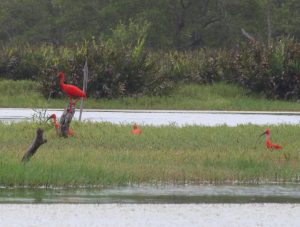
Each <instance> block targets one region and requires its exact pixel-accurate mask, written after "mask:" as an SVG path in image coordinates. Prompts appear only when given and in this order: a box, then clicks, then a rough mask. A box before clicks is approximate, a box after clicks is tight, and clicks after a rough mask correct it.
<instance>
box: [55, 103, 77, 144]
mask: <svg viewBox="0 0 300 227" xmlns="http://www.w3.org/2000/svg"><path fill="white" fill-rule="evenodd" d="M74 114H75V104H70V103H69V105H68V106H67V108H66V109H65V110H64V112H63V114H62V116H61V117H60V124H59V125H60V126H59V135H60V136H63V137H65V138H67V137H68V132H69V128H70V124H71V121H72V119H73V117H74Z"/></svg>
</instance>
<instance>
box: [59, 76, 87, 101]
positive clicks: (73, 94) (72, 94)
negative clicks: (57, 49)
mask: <svg viewBox="0 0 300 227" xmlns="http://www.w3.org/2000/svg"><path fill="white" fill-rule="evenodd" d="M58 77H59V79H60V82H59V86H60V88H61V89H62V90H63V91H64V92H65V93H66V94H67V95H68V96H69V98H70V104H75V103H76V102H77V101H78V100H79V99H80V98H86V94H85V93H84V92H83V91H82V90H81V89H80V88H78V87H76V86H75V85H71V84H65V82H64V81H65V73H64V72H60V73H59V74H58ZM72 98H77V100H76V101H75V102H74V103H72Z"/></svg>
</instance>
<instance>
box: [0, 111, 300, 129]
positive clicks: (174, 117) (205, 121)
mask: <svg viewBox="0 0 300 227" xmlns="http://www.w3.org/2000/svg"><path fill="white" fill-rule="evenodd" d="M36 111H38V110H36ZM40 111H42V110H40ZM35 113H36V112H34V110H32V109H26V108H23V109H16V108H0V121H3V122H18V121H24V120H32V116H33V115H34V114H35ZM52 113H55V114H56V115H57V116H61V114H62V110H58V109H48V110H47V112H46V115H48V116H49V115H50V114H52ZM78 117H79V111H78V110H77V111H76V113H75V116H74V120H76V119H78ZM82 120H83V121H91V122H111V123H114V124H121V123H122V124H132V123H138V124H140V125H156V126H159V125H169V124H175V125H177V126H184V125H203V126H217V125H228V126H237V125H240V124H256V125H274V124H299V123H300V113H296V112H294V113H293V112H282V113H280V112H277V113H276V112H230V111H167V110H164V111H155V110H137V111H130V110H115V111H109V110H101V111H99V110H98V111H97V110H86V111H84V112H83V115H82Z"/></svg>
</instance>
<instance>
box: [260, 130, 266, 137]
mask: <svg viewBox="0 0 300 227" xmlns="http://www.w3.org/2000/svg"><path fill="white" fill-rule="evenodd" d="M266 133H267V131H264V132H263V133H262V134H260V135H259V137H261V136H263V135H265V134H266Z"/></svg>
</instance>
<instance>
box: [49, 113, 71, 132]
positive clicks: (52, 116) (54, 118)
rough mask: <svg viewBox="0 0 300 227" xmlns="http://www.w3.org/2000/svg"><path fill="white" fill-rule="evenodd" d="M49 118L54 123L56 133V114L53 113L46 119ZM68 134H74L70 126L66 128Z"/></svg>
mask: <svg viewBox="0 0 300 227" xmlns="http://www.w3.org/2000/svg"><path fill="white" fill-rule="evenodd" d="M51 118H52V119H53V123H54V127H55V129H56V132H57V133H58V129H59V124H58V122H57V121H56V115H55V114H51V115H50V117H48V119H47V121H48V120H50V119H51ZM68 136H74V132H73V130H72V129H70V128H69V129H68Z"/></svg>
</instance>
